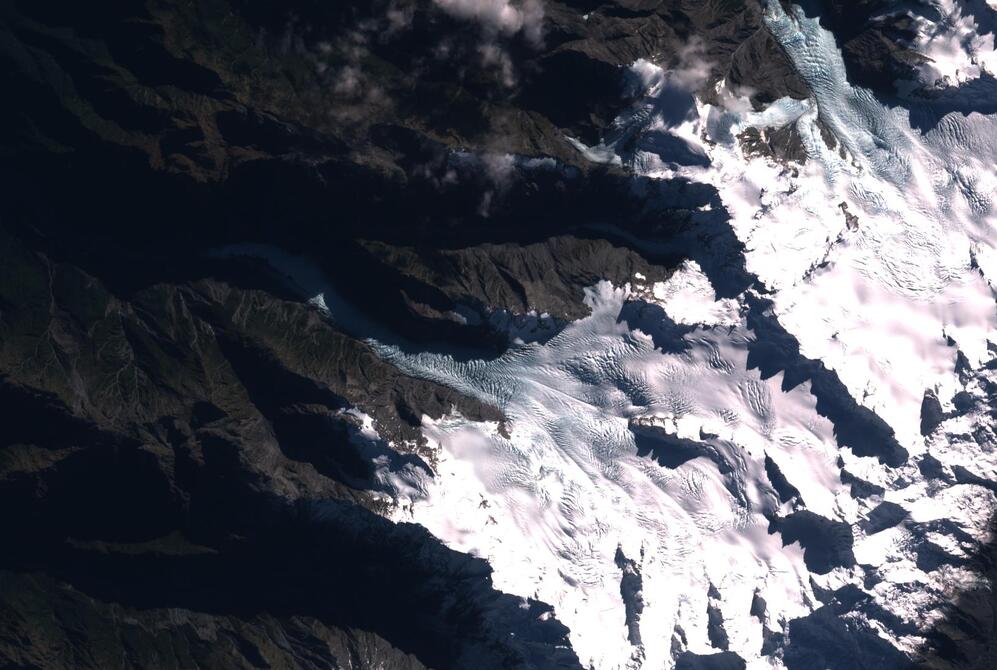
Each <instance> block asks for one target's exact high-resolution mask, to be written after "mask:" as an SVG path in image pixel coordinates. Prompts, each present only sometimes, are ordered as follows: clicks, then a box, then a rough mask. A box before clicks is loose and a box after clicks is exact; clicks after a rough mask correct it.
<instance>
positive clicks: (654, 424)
mask: <svg viewBox="0 0 997 670" xmlns="http://www.w3.org/2000/svg"><path fill="white" fill-rule="evenodd" d="M766 25H767V26H768V28H769V30H770V31H771V32H772V34H773V35H774V36H775V38H776V39H777V40H778V42H779V43H780V44H781V45H782V47H783V48H784V49H785V51H786V53H787V54H788V55H789V57H790V58H791V60H792V62H793V63H794V65H795V66H796V68H797V69H798V71H799V72H800V74H801V76H802V77H803V78H804V79H805V80H806V82H807V84H808V85H809V86H810V88H811V91H812V93H813V97H812V98H811V99H810V100H808V101H793V100H788V99H784V100H780V101H777V102H775V103H774V104H773V105H772V106H771V107H770V108H769V109H767V110H764V111H761V112H752V111H750V109H749V108H748V107H747V106H746V104H745V103H744V100H743V99H740V98H738V95H737V92H736V91H722V92H721V93H722V94H723V95H720V96H719V98H720V99H721V100H725V101H726V102H724V103H723V104H722V105H720V106H709V105H703V104H699V103H698V102H694V101H693V103H692V104H694V105H695V108H694V109H693V110H692V111H693V113H691V114H689V115H675V114H671V113H669V114H664V113H663V112H661V111H660V110H662V109H670V107H669V106H663V105H657V104H655V96H656V95H660V94H662V91H664V90H666V88H667V87H666V86H663V85H662V82H667V80H668V76H669V75H668V73H667V72H662V71H661V70H660V68H657V67H656V66H654V65H652V64H650V63H646V62H641V63H638V64H637V65H635V74H636V76H637V78H638V79H639V80H641V81H642V82H643V83H644V85H645V88H646V89H647V91H646V92H647V99H646V100H645V102H644V103H641V104H639V105H638V109H637V110H636V112H635V111H631V112H630V113H628V114H626V115H624V116H623V117H621V120H620V121H619V123H620V126H621V127H620V133H619V136H620V137H624V136H631V135H633V134H638V135H647V134H650V133H655V134H657V135H658V136H660V137H664V136H665V135H667V136H669V137H671V138H675V141H679V140H680V141H681V142H683V143H685V146H686V147H687V148H688V152H687V153H689V155H695V156H697V157H705V158H702V159H700V158H697V160H694V161H691V160H686V161H680V162H679V163H676V162H674V161H673V162H669V161H665V160H663V159H662V155H661V154H658V153H655V151H656V148H658V149H660V148H661V147H666V148H667V147H669V146H672V145H673V144H674V142H672V141H669V142H645V143H640V142H638V143H637V146H638V150H637V151H634V152H631V153H629V154H623V153H622V152H621V153H617V152H616V146H615V145H613V144H612V143H609V144H607V145H602V146H600V147H597V148H591V149H586V148H584V147H583V149H586V151H588V153H587V154H586V155H589V156H591V157H592V158H593V160H612V161H613V162H621V163H624V164H627V165H629V166H630V167H632V168H633V169H635V170H637V171H639V172H642V173H644V174H646V175H649V176H656V177H661V178H668V177H671V176H675V175H680V176H684V177H687V178H689V179H694V180H698V181H702V182H708V183H711V184H713V185H714V186H715V187H716V188H717V189H718V191H719V193H720V195H721V197H722V199H723V202H724V206H725V207H726V209H727V211H728V214H729V215H730V225H731V227H732V229H733V230H734V232H735V234H736V235H737V236H738V238H739V239H740V240H741V241H742V242H743V243H744V245H745V261H746V266H747V268H748V270H749V271H751V272H753V273H754V274H755V275H756V276H757V277H758V279H759V282H760V283H761V285H762V286H764V288H765V290H767V291H768V294H767V296H766V299H764V300H762V299H760V298H759V296H757V295H755V294H753V293H752V294H746V295H742V296H739V297H738V298H737V299H736V300H724V301H717V300H716V297H715V295H714V293H713V290H712V287H711V285H710V282H709V279H708V278H707V277H706V276H705V275H704V274H703V272H702V270H701V269H700V267H699V266H698V265H697V264H695V263H692V262H686V263H684V264H683V265H682V266H681V267H679V268H678V269H677V270H676V271H675V273H674V274H673V275H672V277H671V278H670V279H669V280H668V281H667V282H664V283H659V284H657V285H654V286H648V285H645V284H644V283H643V278H642V277H640V276H637V277H635V278H634V280H633V282H631V284H629V285H626V286H622V287H621V286H616V287H614V286H611V285H609V284H608V283H601V284H598V285H596V286H594V287H592V288H591V289H589V290H588V291H587V293H586V297H585V300H586V302H587V304H588V305H589V306H590V308H591V310H592V311H591V315H590V316H588V317H587V318H584V319H581V320H580V321H577V322H575V323H572V324H570V325H568V326H567V327H566V328H565V329H564V330H563V331H562V332H561V333H559V334H558V335H557V336H555V337H553V338H552V339H550V340H549V341H547V342H545V343H543V344H538V343H534V344H529V345H524V346H520V347H517V348H514V349H512V350H510V351H509V352H508V353H506V354H505V355H503V356H501V357H500V358H498V359H495V360H491V361H470V362H466V361H463V362H462V361H456V360H454V359H453V358H451V357H448V356H446V355H441V354H429V353H423V354H412V353H405V352H403V351H402V350H400V349H399V348H397V347H395V346H391V345H389V344H385V343H383V342H378V341H375V340H371V343H372V345H373V346H374V347H375V349H376V350H377V351H378V352H379V353H380V354H381V355H382V356H383V357H384V358H386V359H387V360H390V361H391V362H393V363H394V364H395V365H397V366H398V367H399V368H401V369H402V370H403V371H405V372H406V373H408V374H412V375H415V376H419V377H424V378H428V379H432V380H434V381H436V382H439V383H442V384H445V385H448V386H451V387H453V388H455V389H457V390H459V391H461V392H463V393H466V394H468V395H470V396H474V397H476V398H479V399H481V400H483V401H485V402H489V403H491V404H494V405H495V406H497V407H499V408H500V409H502V410H503V412H504V414H505V416H506V417H507V421H506V422H505V423H504V424H502V425H498V424H487V423H475V422H472V421H469V420H466V419H464V418H462V417H460V416H451V417H448V418H445V419H442V420H440V421H430V420H428V419H426V420H424V423H423V432H424V434H425V436H426V437H427V439H428V440H429V441H430V442H431V443H432V444H434V445H436V446H437V447H438V453H439V462H438V465H437V468H436V473H435V476H434V477H432V478H431V479H430V478H428V477H426V476H425V475H424V473H422V472H421V471H419V472H416V471H412V472H410V473H408V474H405V473H395V474H392V475H391V476H392V477H394V478H395V482H396V484H397V486H396V491H397V501H398V502H399V503H400V504H399V505H398V506H397V508H396V512H395V513H394V515H395V517H396V518H397V519H398V520H405V521H414V522H417V523H420V524H422V525H424V526H426V527H427V528H428V529H429V530H430V531H431V532H433V533H434V534H435V535H437V536H438V537H440V538H441V539H442V540H444V541H445V542H446V543H447V544H448V545H449V546H451V547H453V548H455V549H459V550H461V551H466V552H470V553H473V554H475V555H478V556H482V557H485V558H487V559H488V561H489V563H490V564H491V565H492V566H493V568H494V571H495V572H494V580H495V584H496V586H497V587H498V588H499V589H501V590H503V591H507V592H509V593H513V594H517V595H520V596H522V597H524V598H527V597H535V598H539V599H541V600H543V601H545V602H548V603H550V604H551V605H553V606H554V608H555V612H556V615H557V617H558V618H559V620H561V621H562V622H563V623H565V624H566V625H567V626H568V627H569V628H570V629H571V636H570V639H571V642H572V646H573V648H574V649H575V651H576V652H577V653H578V656H579V658H580V659H581V661H582V663H583V664H585V665H591V666H592V667H594V668H599V669H608V668H641V667H644V668H662V667H665V668H667V667H672V665H673V664H674V663H675V661H676V659H677V658H679V657H680V656H681V655H682V654H683V653H686V652H691V653H695V654H716V653H723V652H733V653H736V654H737V655H738V656H740V658H741V659H744V660H745V661H746V662H747V663H748V664H749V666H750V667H784V666H787V665H788V666H790V667H794V663H793V658H794V657H793V653H794V652H793V651H792V649H793V645H794V644H795V645H804V644H812V643H813V638H812V637H807V638H806V639H808V640H810V642H806V641H805V639H804V636H803V635H802V634H801V633H800V631H802V630H804V629H803V628H802V627H801V625H800V624H794V622H799V621H806V620H807V617H808V616H810V615H811V614H812V613H813V612H814V611H815V610H817V609H818V608H820V607H822V605H823V604H825V603H826V602H828V598H829V597H830V596H829V595H828V594H831V593H834V592H835V591H836V590H840V589H846V590H847V589H852V591H851V592H852V593H854V592H855V591H857V592H858V593H860V594H863V598H866V599H867V600H865V601H863V602H866V603H867V604H868V606H867V607H865V608H864V609H856V610H855V611H854V612H852V613H850V615H849V616H850V617H851V618H850V619H849V623H848V625H847V626H844V625H843V626H842V630H846V628H847V631H854V630H861V631H863V632H862V634H863V635H865V636H867V637H866V638H864V639H866V641H867V642H864V643H863V644H866V643H868V644H881V645H886V647H885V648H886V649H889V650H892V651H891V652H890V653H891V654H895V655H893V656H891V655H890V654H885V652H882V649H883V647H877V649H879V650H880V652H882V653H883V654H885V655H883V656H882V658H884V659H886V661H884V663H885V664H886V665H885V666H884V667H886V666H889V662H890V661H891V660H892V661H896V659H905V658H906V657H916V656H917V654H918V653H920V650H921V649H922V647H923V645H924V643H925V641H926V640H927V636H928V635H929V633H930V631H931V630H932V629H933V627H935V626H936V625H939V622H940V621H942V620H943V618H944V616H945V611H946V610H945V608H946V606H947V603H948V601H949V600H950V599H951V598H953V597H955V595H956V594H957V593H958V592H959V591H960V590H961V589H969V588H971V587H973V586H974V585H976V584H979V583H980V582H979V579H980V578H979V576H978V575H977V574H976V573H975V572H973V569H972V567H971V565H970V564H969V562H968V557H969V556H970V555H971V554H972V552H973V550H974V547H978V546H980V545H981V544H982V543H985V542H987V541H989V539H990V529H989V522H990V518H991V517H992V515H993V513H994V508H995V504H994V499H993V496H992V495H991V493H990V491H988V490H987V487H991V488H992V487H993V484H992V482H995V481H997V452H995V449H994V447H995V446H997V445H995V444H994V440H993V435H994V433H993V430H992V420H991V418H990V416H989V411H988V404H989V396H988V393H989V388H992V384H993V381H992V380H991V379H990V376H992V372H991V371H990V370H989V369H988V367H987V363H988V362H989V361H990V360H991V358H992V351H993V348H994V342H995V339H997V314H995V309H994V293H993V289H992V287H991V282H992V281H994V279H995V277H997V256H995V255H994V248H995V243H994V242H995V229H994V223H995V220H994V211H993V198H994V187H995V184H997V179H995V176H994V170H993V165H994V159H995V158H997V124H995V120H994V118H993V117H986V116H982V115H978V114H970V115H968V116H964V115H961V114H951V115H949V116H947V117H945V118H944V119H943V120H942V121H941V122H940V123H939V124H937V126H936V127H935V128H934V129H933V130H932V131H931V132H929V133H927V134H925V135H922V134H921V133H919V132H917V131H915V130H913V129H912V128H911V127H910V125H909V123H908V117H907V114H908V113H907V112H906V111H905V110H903V109H901V108H896V109H890V108H888V107H885V106H884V105H882V104H881V103H879V102H878V101H877V100H876V99H875V98H874V97H873V96H872V95H871V94H870V93H869V92H868V91H864V90H862V89H859V88H855V87H852V86H851V85H850V84H849V83H848V82H847V79H846V72H845V67H844V64H843V62H842V60H841V56H840V54H839V53H838V51H837V48H836V45H835V42H834V37H833V36H832V35H831V34H829V33H827V32H826V31H824V30H822V29H821V28H820V26H819V24H818V22H817V20H816V19H815V18H807V17H806V16H805V15H804V14H803V12H802V11H801V10H799V9H798V8H796V9H793V10H792V11H791V12H790V13H788V14H787V13H786V12H785V11H784V10H783V9H782V6H781V3H779V2H771V3H769V5H768V9H767V14H766ZM668 90H669V94H671V93H673V91H672V90H671V89H668ZM690 101H691V98H690ZM641 105H643V107H641ZM655 110H658V112H655ZM787 125H792V126H794V127H795V129H796V131H797V132H798V133H799V136H800V138H801V140H802V142H803V145H804V147H805V149H806V153H807V160H806V161H805V163H803V164H802V165H796V166H788V165H786V164H785V163H781V162H779V161H775V160H773V159H770V158H759V157H751V156H750V155H747V154H746V152H745V151H744V150H743V149H742V148H741V146H740V145H739V143H738V140H737V137H738V135H739V134H740V133H742V132H744V131H745V130H746V129H748V128H756V129H760V130H762V131H766V130H768V129H771V128H775V127H781V126H787ZM624 126H626V127H624ZM607 157H608V158H607ZM760 309H765V310H766V312H765V314H764V315H760V314H758V313H755V312H752V310H760ZM749 317H750V318H749ZM758 319H764V320H766V323H771V324H776V326H773V327H774V328H777V329H778V331H779V333H782V335H780V338H781V339H779V340H778V342H777V343H775V344H773V342H770V341H765V342H761V344H762V345H763V346H756V345H758V344H759V342H760V341H761V340H762V339H763V338H765V337H771V336H772V335H771V332H772V330H771V328H770V329H769V330H768V331H766V333H767V334H766V333H762V332H758V329H757V324H758V323H759V322H758ZM752 324H754V325H752ZM749 326H750V327H749ZM783 328H784V330H782V329H783ZM786 342H790V343H791V344H792V345H793V346H795V344H796V343H798V344H799V351H798V353H793V354H792V355H793V356H798V358H799V361H802V363H800V366H802V367H799V369H804V368H805V369H807V370H811V371H817V372H813V373H812V374H811V373H808V374H807V375H804V376H803V377H800V376H799V374H797V373H795V372H794V373H793V374H794V376H795V377H798V378H794V379H789V378H788V374H789V373H787V372H777V373H775V374H773V369H774V368H773V365H771V364H768V365H767V364H766V362H765V360H763V359H764V356H763V357H762V359H759V354H758V352H759V351H764V350H765V349H764V348H765V347H766V346H776V344H778V345H779V346H785V343H786ZM794 351H795V350H794ZM783 353H785V352H783ZM779 367H780V366H779V365H776V366H775V368H779ZM782 367H783V368H785V367H786V366H785V365H783V366H782ZM763 372H764V374H763ZM818 374H819V375H820V382H819V383H820V384H821V385H822V386H821V390H820V391H818V390H817V389H816V386H814V385H815V384H817V383H818V382H817V381H815V380H816V379H817V376H816V375H818ZM801 379H802V381H801ZM828 380H830V381H828ZM828 389H830V391H828ZM828 393H831V394H832V395H833V394H837V395H838V397H836V398H831V399H830V400H829V399H828V395H827V394H828ZM822 394H823V395H822ZM926 396H927V397H928V398H930V399H931V403H936V404H937V411H935V412H934V413H933V416H934V417H935V418H934V420H933V421H932V422H929V423H931V424H933V425H929V426H928V427H927V429H926V428H925V421H924V411H923V407H924V406H925V403H928V402H929V401H928V400H927V399H926ZM842 398H844V400H843V399H842ZM845 401H847V402H845ZM828 403H831V404H834V403H837V405H835V406H836V407H845V408H846V410H840V411H839V410H834V411H832V410H829V409H828ZM929 404H930V403H929ZM932 406H934V405H932ZM849 412H850V413H851V414H849ZM862 412H864V413H865V414H862ZM849 416H862V417H865V419H864V420H867V423H866V424H862V425H863V426H876V430H878V431H879V432H878V433H875V434H873V433H869V435H872V437H869V435H867V436H866V437H868V438H869V439H870V440H880V436H882V439H881V440H880V441H881V442H882V441H889V442H891V444H893V445H894V446H893V447H891V448H892V449H893V450H892V451H891V452H890V453H889V454H888V455H886V456H883V455H882V454H877V453H875V452H874V451H869V450H866V451H863V450H861V449H858V448H853V447H852V446H845V445H846V441H845V440H844V439H843V437H842V436H843V435H844V434H845V432H847V430H848V429H849V426H846V425H845V423H844V422H846V421H848V420H849V418H848V417H849ZM842 417H844V418H842ZM869 417H872V418H871V419H870V418H869ZM832 420H833V421H837V422H838V423H837V424H835V423H833V422H832ZM856 430H858V432H862V431H863V430H866V429H865V428H861V427H860V428H859V429H856V428H855V427H854V426H852V427H851V432H852V433H855V432H856ZM849 444H850V443H849ZM929 550H930V551H929ZM926 556H930V557H932V558H930V560H929V559H927V558H925V557H926ZM794 625H795V628H794ZM847 631H846V632H847ZM835 634H837V633H835ZM845 634H846V633H841V635H845ZM848 634H850V633H848ZM827 635H831V634H830V633H827ZM870 639H871V640H873V642H868V640H870ZM837 642H840V643H841V644H842V645H845V646H847V644H852V642H846V641H844V640H836V639H835V638H834V637H833V636H831V637H829V638H828V644H831V645H833V644H836V643H837ZM853 646H854V645H853ZM822 653H827V652H826V650H825V652H822ZM905 655H906V656H905ZM795 667H800V666H799V665H796V666H795ZM842 667H846V666H842Z"/></svg>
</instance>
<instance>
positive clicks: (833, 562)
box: [769, 510, 855, 575]
mask: <svg viewBox="0 0 997 670" xmlns="http://www.w3.org/2000/svg"><path fill="white" fill-rule="evenodd" d="M769 532H770V533H772V532H778V533H780V534H781V535H782V543H783V544H784V545H786V544H790V543H792V542H799V543H800V545H801V546H802V547H803V560H804V562H805V563H806V564H807V569H808V570H810V571H811V572H816V573H817V574H819V575H823V574H827V573H828V572H830V571H831V570H832V569H834V568H836V567H846V568H847V567H851V566H853V565H855V555H854V554H853V553H852V544H853V542H854V539H853V537H852V529H851V526H849V525H848V524H847V523H844V522H843V521H832V520H831V519H825V518H824V517H822V516H820V515H818V514H814V513H813V512H811V511H809V510H801V511H799V512H793V513H792V514H790V515H789V516H787V517H783V518H774V519H772V520H771V522H770V523H769Z"/></svg>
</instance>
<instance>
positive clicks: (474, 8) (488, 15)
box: [434, 0, 544, 44]
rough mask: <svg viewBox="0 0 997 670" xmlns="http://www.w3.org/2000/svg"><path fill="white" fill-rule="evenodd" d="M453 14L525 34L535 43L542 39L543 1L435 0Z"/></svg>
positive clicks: (489, 27)
mask: <svg viewBox="0 0 997 670" xmlns="http://www.w3.org/2000/svg"><path fill="white" fill-rule="evenodd" d="M434 2H435V3H436V5H437V6H438V7H440V9H442V10H443V11H445V12H446V13H447V14H450V15H451V16H455V17H457V18H461V19H466V20H469V21H475V22H477V23H479V24H481V25H482V26H483V27H484V28H485V29H486V30H489V31H492V32H494V33H501V34H503V35H515V34H516V33H518V32H519V31H521V30H522V31H523V35H524V36H525V37H526V39H527V40H529V41H530V42H531V43H533V44H540V42H541V40H542V38H543V18H544V10H543V5H542V4H541V2H540V0H523V2H520V3H516V4H514V3H513V2H511V0H434Z"/></svg>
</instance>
